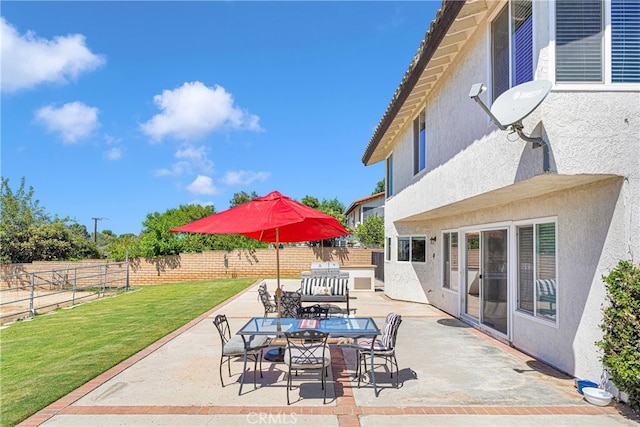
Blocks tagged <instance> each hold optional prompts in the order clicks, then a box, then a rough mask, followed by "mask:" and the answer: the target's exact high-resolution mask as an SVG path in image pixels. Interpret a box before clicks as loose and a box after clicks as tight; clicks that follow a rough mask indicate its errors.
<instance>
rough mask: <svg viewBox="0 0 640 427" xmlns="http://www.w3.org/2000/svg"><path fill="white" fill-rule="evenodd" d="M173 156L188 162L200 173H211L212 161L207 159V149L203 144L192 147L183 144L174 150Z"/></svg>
mask: <svg viewBox="0 0 640 427" xmlns="http://www.w3.org/2000/svg"><path fill="white" fill-rule="evenodd" d="M175 157H176V158H177V159H182V160H183V162H188V163H189V164H190V165H191V166H192V168H193V169H196V170H197V171H199V172H201V173H205V174H211V173H212V172H213V162H212V161H211V160H209V158H208V156H207V149H206V147H204V146H200V147H193V146H190V145H185V146H184V147H183V148H181V149H179V150H178V151H176V154H175Z"/></svg>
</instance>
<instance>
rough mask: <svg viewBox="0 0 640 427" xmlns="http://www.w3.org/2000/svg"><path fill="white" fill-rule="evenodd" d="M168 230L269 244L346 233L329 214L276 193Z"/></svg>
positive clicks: (302, 240)
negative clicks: (223, 236) (217, 235)
mask: <svg viewBox="0 0 640 427" xmlns="http://www.w3.org/2000/svg"><path fill="white" fill-rule="evenodd" d="M276 229H277V230H278V236H277V238H276ZM169 231H170V232H171V233H178V232H189V233H204V234H242V235H243V236H247V237H251V238H253V239H256V240H259V241H261V242H269V243H275V242H308V241H310V240H324V239H330V238H332V237H338V236H345V235H347V234H349V232H348V231H347V229H346V228H344V227H343V226H342V224H340V222H338V220H337V219H335V218H334V217H332V216H331V215H327V214H325V213H323V212H320V211H318V210H316V209H313V208H310V207H309V206H306V205H303V204H302V203H299V202H296V201H295V200H293V199H291V198H289V197H287V196H284V195H282V194H280V193H279V192H277V191H273V192H271V193H269V194H267V195H266V196H262V197H258V198H256V199H253V200H251V201H250V202H247V203H243V204H241V205H239V206H235V207H233V208H230V209H227V210H226V211H222V212H219V213H216V214H213V215H210V216H208V217H205V218H202V219H199V220H196V221H193V222H190V223H188V224H185V225H183V226H180V227H177V228H174V229H172V230H169Z"/></svg>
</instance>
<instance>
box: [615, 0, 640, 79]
mask: <svg viewBox="0 0 640 427" xmlns="http://www.w3.org/2000/svg"><path fill="white" fill-rule="evenodd" d="M611 81H612V82H613V83H640V2H638V1H629V0H613V1H612V2H611Z"/></svg>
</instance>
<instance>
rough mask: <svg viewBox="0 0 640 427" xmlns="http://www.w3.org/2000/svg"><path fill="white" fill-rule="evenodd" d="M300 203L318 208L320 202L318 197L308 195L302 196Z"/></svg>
mask: <svg viewBox="0 0 640 427" xmlns="http://www.w3.org/2000/svg"><path fill="white" fill-rule="evenodd" d="M300 203H302V204H303V205H305V206H309V207H310V208H313V209H318V208H319V207H320V202H319V201H318V199H316V198H315V197H313V196H309V195H307V196H304V197H303V198H302V201H301V202H300Z"/></svg>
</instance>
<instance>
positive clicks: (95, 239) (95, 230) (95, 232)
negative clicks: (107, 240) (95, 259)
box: [91, 217, 109, 243]
mask: <svg viewBox="0 0 640 427" xmlns="http://www.w3.org/2000/svg"><path fill="white" fill-rule="evenodd" d="M91 219H92V220H93V243H98V221H102V220H103V219H107V220H108V219H109V218H97V217H94V218H91Z"/></svg>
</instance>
